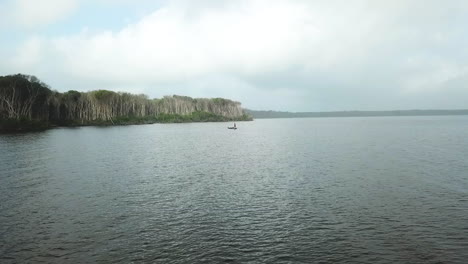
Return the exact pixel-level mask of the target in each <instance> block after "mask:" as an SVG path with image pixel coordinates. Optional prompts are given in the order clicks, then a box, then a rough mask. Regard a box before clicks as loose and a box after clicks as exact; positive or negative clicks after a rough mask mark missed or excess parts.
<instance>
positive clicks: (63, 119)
mask: <svg viewBox="0 0 468 264" xmlns="http://www.w3.org/2000/svg"><path fill="white" fill-rule="evenodd" d="M235 120H251V117H250V116H248V115H247V114H246V113H245V112H244V110H243V109H242V108H241V104H240V103H239V102H234V101H231V100H227V99H223V98H214V99H207V98H197V99H193V98H190V97H187V96H177V95H174V96H165V97H164V98H162V99H149V98H148V97H147V96H146V95H134V94H129V93H121V92H119V93H117V92H112V91H107V90H98V91H91V92H77V91H68V92H66V93H59V92H56V91H52V90H51V89H50V88H49V86H48V85H46V84H45V83H43V82H41V81H40V80H39V79H38V78H36V77H34V76H29V75H22V74H17V75H9V76H3V77H0V130H31V129H42V128H47V127H50V126H57V125H61V126H69V125H113V124H114V125H117V124H118V125H125V124H145V123H156V122H161V123H171V122H205V121H208V122H215V121H235Z"/></svg>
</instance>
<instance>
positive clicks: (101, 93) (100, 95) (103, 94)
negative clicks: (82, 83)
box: [91, 90, 117, 101]
mask: <svg viewBox="0 0 468 264" xmlns="http://www.w3.org/2000/svg"><path fill="white" fill-rule="evenodd" d="M91 94H92V95H93V96H94V98H96V99H97V100H99V101H104V100H108V99H110V98H112V96H114V95H117V93H115V92H112V91H108V90H97V91H92V92H91Z"/></svg>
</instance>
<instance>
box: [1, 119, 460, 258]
mask: <svg viewBox="0 0 468 264" xmlns="http://www.w3.org/2000/svg"><path fill="white" fill-rule="evenodd" d="M228 125H231V124H226V123H193V124H155V125H141V126H124V127H106V128H97V127H82V128H58V129H53V130H48V131H45V132H39V133H26V134H10V135H0V201H1V203H0V262H1V263H16V262H19V263H24V262H41V261H42V262H52V263H77V262H101V263H112V262H117V261H120V262H123V263H128V262H160V263H222V262H232V263H245V262H249V261H250V262H253V263H257V262H259V263H283V262H284V263H313V262H323V263H325V262H328V263H353V262H355V263H466V261H467V259H468V159H467V157H468V140H467V131H468V117H467V116H447V117H384V118H380V117H379V118H317V119H274V120H273V119H270V120H255V121H254V122H238V123H237V126H238V127H239V129H238V130H236V131H232V130H228V129H226V127H227V126H228Z"/></svg>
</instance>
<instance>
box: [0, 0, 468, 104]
mask: <svg viewBox="0 0 468 264" xmlns="http://www.w3.org/2000/svg"><path fill="white" fill-rule="evenodd" d="M0 43H1V44H0V45H1V46H0V47H1V49H0V75H7V74H14V73H25V74H33V75H36V76H37V77H39V78H40V79H41V80H43V81H44V82H46V83H48V84H49V85H50V86H51V87H52V88H53V89H55V90H58V91H67V90H71V89H73V90H79V91H88V90H95V89H109V90H114V91H128V92H132V93H145V94H148V95H149V96H150V97H162V96H164V95H172V94H180V95H188V96H192V97H225V98H230V99H234V100H237V101H240V102H242V104H243V106H244V107H247V108H250V109H258V110H270V109H271V110H288V111H333V110H391V109H460V108H465V109H466V108H468V1H465V0H446V1H441V0H433V1H431V0H391V1H389V0H380V1H379V0H340V1H338V0H336V1H334V0H323V1H322V0H317V1H314V0H196V1H194V0H160V1H154V0H40V1H38V0H0Z"/></svg>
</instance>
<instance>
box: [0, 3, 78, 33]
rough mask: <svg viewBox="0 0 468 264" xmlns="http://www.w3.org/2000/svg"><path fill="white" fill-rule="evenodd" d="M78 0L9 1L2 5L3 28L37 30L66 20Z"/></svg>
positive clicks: (0, 13)
mask: <svg viewBox="0 0 468 264" xmlns="http://www.w3.org/2000/svg"><path fill="white" fill-rule="evenodd" d="M78 3H79V1H78V0H40V1H37V0H7V1H4V2H3V3H1V4H0V10H1V11H0V16H1V17H2V20H3V26H19V27H23V28H28V29H31V28H35V27H39V26H45V25H48V24H51V23H53V22H56V21H59V20H61V19H64V18H66V17H67V16H68V15H69V14H70V13H71V12H72V11H74V10H75V9H76V8H77V7H78Z"/></svg>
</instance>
